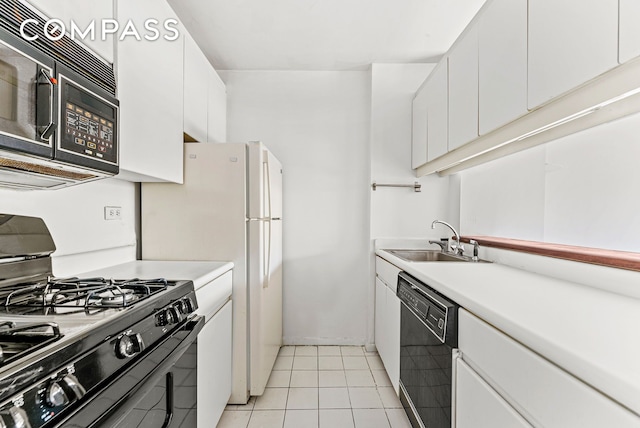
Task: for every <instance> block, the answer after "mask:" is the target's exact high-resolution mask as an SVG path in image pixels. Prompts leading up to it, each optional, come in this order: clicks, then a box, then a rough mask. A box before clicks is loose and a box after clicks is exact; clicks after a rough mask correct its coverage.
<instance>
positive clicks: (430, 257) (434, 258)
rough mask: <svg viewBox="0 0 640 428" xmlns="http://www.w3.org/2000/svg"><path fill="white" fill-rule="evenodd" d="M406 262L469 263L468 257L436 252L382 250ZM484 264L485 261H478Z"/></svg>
mask: <svg viewBox="0 0 640 428" xmlns="http://www.w3.org/2000/svg"><path fill="white" fill-rule="evenodd" d="M384 251H386V252H388V253H391V254H393V255H394V256H396V257H399V258H401V259H402V260H406V261H408V262H470V261H472V259H471V258H470V257H464V256H457V255H454V254H448V253H443V252H442V251H438V250H384ZM478 261H480V262H485V263H486V261H485V260H478Z"/></svg>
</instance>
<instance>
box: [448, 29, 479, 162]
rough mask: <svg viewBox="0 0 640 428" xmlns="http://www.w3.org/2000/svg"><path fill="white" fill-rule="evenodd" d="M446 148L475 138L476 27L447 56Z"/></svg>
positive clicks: (476, 119)
mask: <svg viewBox="0 0 640 428" xmlns="http://www.w3.org/2000/svg"><path fill="white" fill-rule="evenodd" d="M448 122H449V143H448V144H449V145H448V148H449V150H454V149H456V148H458V147H460V146H462V145H463V144H466V143H468V142H469V141H471V140H474V139H475V138H477V137H478V27H477V26H473V27H472V28H470V29H469V31H467V32H466V33H465V34H464V36H463V37H462V39H461V40H460V41H459V42H458V43H457V44H456V45H455V47H454V48H453V50H452V51H451V54H450V55H449V120H448Z"/></svg>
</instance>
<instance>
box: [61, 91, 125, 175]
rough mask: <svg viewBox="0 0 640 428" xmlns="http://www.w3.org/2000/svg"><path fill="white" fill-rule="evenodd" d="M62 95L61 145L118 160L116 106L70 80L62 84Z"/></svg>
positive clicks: (90, 156)
mask: <svg viewBox="0 0 640 428" xmlns="http://www.w3.org/2000/svg"><path fill="white" fill-rule="evenodd" d="M60 96H61V97H62V100H61V103H60V107H61V112H60V113H61V114H60V119H61V126H60V129H61V134H62V135H61V136H60V137H61V138H60V140H59V144H60V147H61V148H62V149H63V150H65V151H67V152H73V153H76V154H79V155H81V156H84V157H89V158H92V159H95V160H99V161H103V162H109V163H114V164H117V163H118V141H117V135H118V131H117V114H118V112H117V107H116V106H114V105H112V104H110V103H109V102H107V101H105V100H104V99H102V98H100V97H99V96H97V95H95V94H93V93H92V92H90V91H88V90H86V89H84V88H81V87H79V86H78V87H76V85H75V84H72V83H70V82H69V81H67V80H64V81H63V83H62V85H61V91H60Z"/></svg>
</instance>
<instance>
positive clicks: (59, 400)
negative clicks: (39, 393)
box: [45, 382, 69, 407]
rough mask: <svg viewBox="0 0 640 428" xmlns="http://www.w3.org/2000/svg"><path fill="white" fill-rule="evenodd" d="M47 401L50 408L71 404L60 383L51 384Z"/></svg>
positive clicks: (46, 396)
mask: <svg viewBox="0 0 640 428" xmlns="http://www.w3.org/2000/svg"><path fill="white" fill-rule="evenodd" d="M45 399H46V401H47V405H48V406H49V407H60V406H64V405H66V404H69V397H67V393H66V392H65V391H64V389H62V387H61V386H60V384H59V383H58V382H51V384H50V385H49V386H48V387H47V390H46V392H45Z"/></svg>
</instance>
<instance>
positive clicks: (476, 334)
mask: <svg viewBox="0 0 640 428" xmlns="http://www.w3.org/2000/svg"><path fill="white" fill-rule="evenodd" d="M458 321H459V332H458V333H459V336H458V343H459V348H460V352H461V353H462V359H463V361H464V362H466V363H467V364H468V365H469V366H471V367H473V369H474V370H475V372H476V373H479V374H481V377H482V379H481V380H482V381H483V382H484V383H485V384H486V385H482V384H481V386H479V385H478V380H479V377H478V376H476V379H475V380H473V379H469V376H470V375H472V374H474V373H469V372H468V370H466V369H465V368H463V369H462V371H461V373H458V374H457V377H458V378H459V379H458V380H457V382H456V383H457V391H456V415H460V418H461V420H458V425H457V426H458V427H465V426H467V427H471V426H472V427H474V428H476V427H484V426H486V427H496V428H499V427H506V428H507V427H508V428H510V427H518V426H527V425H516V424H508V423H507V424H502V425H501V424H499V423H493V422H492V421H493V419H492V418H493V415H490V414H489V413H490V411H489V409H490V408H491V407H493V408H500V407H504V405H503V404H504V403H502V401H501V400H498V398H500V397H495V395H493V394H492V391H491V390H487V387H488V386H489V385H490V386H491V388H492V389H493V392H495V391H499V392H500V396H501V397H502V400H504V401H505V402H506V403H508V404H509V406H510V407H512V408H513V409H516V410H517V413H519V414H520V415H521V416H522V418H524V419H525V420H526V421H527V422H528V423H530V424H532V425H534V426H540V427H547V428H573V427H575V428H591V427H592V428H601V427H625V428H631V427H640V418H639V417H638V416H637V415H635V414H633V413H632V412H631V411H629V410H627V409H625V408H624V407H622V406H620V405H619V404H617V403H616V402H614V401H612V400H611V399H609V398H608V397H606V396H605V395H603V394H601V393H600V392H599V391H597V390H595V389H594V388H592V387H590V386H589V385H587V384H585V383H584V382H582V381H581V380H580V379H577V378H576V377H574V376H572V375H571V374H569V373H568V372H566V371H564V370H563V369H561V368H559V367H558V366H556V365H555V364H553V363H552V362H550V361H548V360H546V359H545V358H543V357H541V356H540V355H538V354H537V353H535V352H533V351H532V350H530V349H529V348H526V347H525V346H523V345H522V344H520V343H519V342H516V341H515V340H513V339H512V338H510V337H509V336H507V335H505V334H504V333H502V332H501V331H498V330H496V329H495V328H494V327H492V326H491V325H489V324H487V323H486V322H484V321H482V320H481V319H479V318H478V317H476V316H474V315H472V314H471V313H469V312H468V311H466V310H464V309H461V310H460V311H459V320H458ZM463 367H464V366H463ZM465 370H466V371H465ZM465 377H466V378H465ZM482 389H484V390H485V391H484V392H482V394H481V395H484V396H485V398H486V399H487V401H488V402H489V401H492V404H487V405H488V406H490V407H488V408H487V411H486V412H485V411H484V410H482V409H481V408H480V407H479V406H480V404H479V403H477V402H473V401H474V400H478V398H477V395H475V394H477V393H478V391H482ZM474 391H475V392H474ZM470 394H471V395H470ZM496 394H497V393H496ZM491 396H492V397H491ZM470 399H471V402H470ZM507 410H508V409H507ZM480 412H482V413H480ZM499 412H502V413H503V415H501V416H500V417H501V418H502V417H509V415H508V414H505V410H504V409H502V410H500V411H499ZM485 413H486V414H485ZM506 413H509V412H506ZM474 415H475V419H473V418H472V417H474ZM513 420H517V419H513ZM462 421H471V422H472V424H471V425H469V424H468V423H467V424H466V425H461V423H463V422H462ZM485 421H486V423H487V424H484V423H485ZM483 424H484V425H483Z"/></svg>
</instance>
